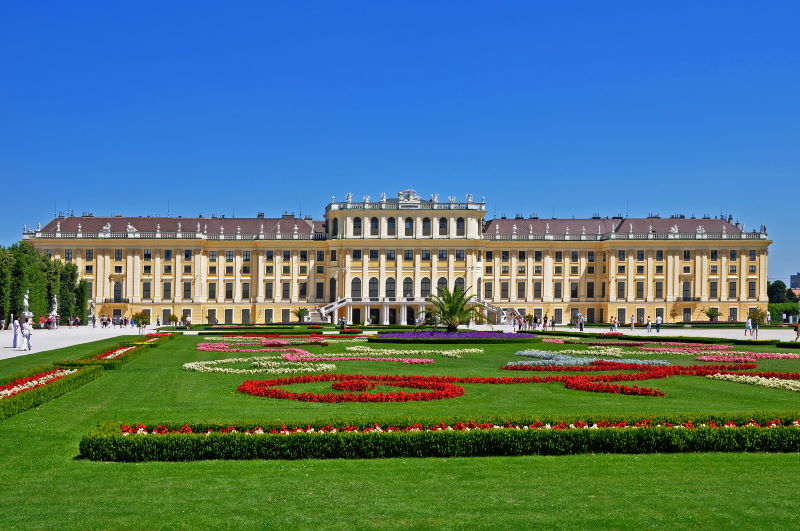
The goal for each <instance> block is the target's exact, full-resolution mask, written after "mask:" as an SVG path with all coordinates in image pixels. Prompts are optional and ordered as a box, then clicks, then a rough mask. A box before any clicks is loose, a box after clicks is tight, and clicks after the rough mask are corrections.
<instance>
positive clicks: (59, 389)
mask: <svg viewBox="0 0 800 531" xmlns="http://www.w3.org/2000/svg"><path fill="white" fill-rule="evenodd" d="M57 368H61V367H57V366H55V365H47V366H44V367H38V368H36V369H30V370H26V371H24V372H20V373H17V374H13V375H11V376H9V377H7V378H4V379H3V380H2V381H0V384H6V383H9V382H12V381H14V380H16V379H18V378H25V377H27V376H32V375H34V374H39V373H42V372H47V371H52V370H54V369H57ZM102 374H103V368H102V367H98V366H97V365H92V366H88V367H84V368H81V369H80V370H79V371H78V372H76V373H74V374H70V375H69V376H65V377H63V378H60V379H58V380H56V381H54V382H51V383H49V384H47V385H44V386H42V387H37V388H35V389H30V390H28V391H24V392H22V393H19V394H17V395H14V396H11V397H8V398H4V399H2V400H0V419H5V418H8V417H11V416H13V415H16V414H17V413H21V412H23V411H27V410H28V409H32V408H34V407H36V406H40V405H42V404H44V403H45V402H49V401H50V400H53V399H54V398H58V397H59V396H61V395H64V394H66V393H68V392H70V391H72V390H73V389H77V388H78V387H81V386H82V385H84V384H86V383H88V382H91V381H92V380H95V379H97V378H99V377H100V376H102Z"/></svg>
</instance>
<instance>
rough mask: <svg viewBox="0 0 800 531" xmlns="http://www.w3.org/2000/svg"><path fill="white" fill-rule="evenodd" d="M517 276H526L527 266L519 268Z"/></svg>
mask: <svg viewBox="0 0 800 531" xmlns="http://www.w3.org/2000/svg"><path fill="white" fill-rule="evenodd" d="M517 274H518V275H524V274H525V266H517Z"/></svg>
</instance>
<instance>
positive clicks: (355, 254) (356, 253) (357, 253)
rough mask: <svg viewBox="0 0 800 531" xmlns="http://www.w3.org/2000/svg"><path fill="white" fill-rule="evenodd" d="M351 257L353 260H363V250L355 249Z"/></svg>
mask: <svg viewBox="0 0 800 531" xmlns="http://www.w3.org/2000/svg"><path fill="white" fill-rule="evenodd" d="M351 257H352V259H353V260H361V249H353V253H352V256H351Z"/></svg>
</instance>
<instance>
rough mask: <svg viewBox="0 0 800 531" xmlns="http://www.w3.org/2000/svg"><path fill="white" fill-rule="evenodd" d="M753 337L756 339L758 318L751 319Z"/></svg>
mask: <svg viewBox="0 0 800 531" xmlns="http://www.w3.org/2000/svg"><path fill="white" fill-rule="evenodd" d="M752 335H753V338H754V339H758V318H757V317H756V318H755V319H753V332H752Z"/></svg>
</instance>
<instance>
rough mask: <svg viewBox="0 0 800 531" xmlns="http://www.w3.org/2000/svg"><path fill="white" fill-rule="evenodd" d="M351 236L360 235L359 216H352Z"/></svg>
mask: <svg viewBox="0 0 800 531" xmlns="http://www.w3.org/2000/svg"><path fill="white" fill-rule="evenodd" d="M353 236H361V218H353Z"/></svg>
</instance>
